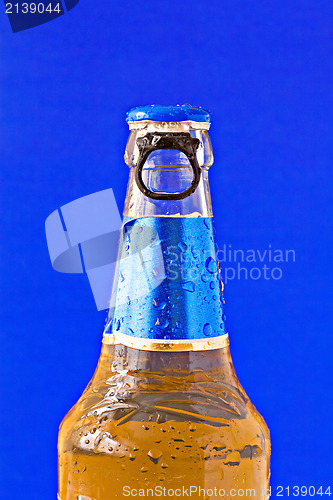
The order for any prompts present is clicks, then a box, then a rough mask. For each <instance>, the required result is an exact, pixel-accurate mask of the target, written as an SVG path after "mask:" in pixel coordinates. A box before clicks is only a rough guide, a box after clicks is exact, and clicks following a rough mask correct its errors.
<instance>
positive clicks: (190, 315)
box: [104, 131, 228, 351]
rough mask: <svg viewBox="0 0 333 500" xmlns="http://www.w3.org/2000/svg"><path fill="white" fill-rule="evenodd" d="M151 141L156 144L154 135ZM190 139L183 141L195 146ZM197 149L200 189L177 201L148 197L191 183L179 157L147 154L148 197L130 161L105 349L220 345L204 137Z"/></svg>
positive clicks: (223, 341)
mask: <svg viewBox="0 0 333 500" xmlns="http://www.w3.org/2000/svg"><path fill="white" fill-rule="evenodd" d="M196 132H197V131H196ZM199 132H200V133H202V131H199ZM156 137H157V141H158V140H159V137H160V135H158V134H156ZM191 137H192V136H191ZM191 137H189V139H187V140H188V141H189V143H190V144H193V143H194V144H196V145H198V141H196V138H194V140H193V139H192V138H191ZM207 137H208V136H207ZM187 138H188V135H187ZM132 139H133V138H132ZM134 139H135V137H134ZM172 140H173V138H172ZM138 143H139V141H137V140H134V141H133V140H130V141H129V144H128V146H127V149H126V157H127V159H128V158H129V157H131V158H132V159H133V156H134V157H135V144H138ZM201 143H202V144H203V147H202V151H201V152H199V153H200V154H198V158H199V159H198V158H196V159H197V164H198V165H199V166H200V165H201V166H200V168H201V171H200V174H201V175H200V178H199V183H198V185H197V188H196V190H195V191H194V192H193V193H192V194H191V195H190V196H187V197H185V198H184V199H180V200H179V199H154V196H155V193H157V194H158V196H159V195H160V194H165V193H182V192H184V191H185V190H186V189H187V187H188V185H189V184H191V175H192V171H193V173H194V168H193V169H192V167H193V165H192V163H191V160H189V158H188V157H187V156H186V155H185V154H183V153H181V151H179V150H177V149H176V150H175V149H173V148H171V149H168V150H166V149H161V150H158V151H154V152H153V154H151V155H149V156H148V157H147V156H146V160H145V163H144V169H143V171H142V173H143V174H144V175H143V177H142V180H143V182H144V185H145V186H147V188H148V189H149V191H150V193H153V195H154V196H153V197H150V196H146V195H145V194H144V192H142V187H141V188H139V187H138V186H139V184H137V182H136V181H137V177H136V172H135V168H136V166H137V161H135V158H134V160H133V161H132V163H131V162H129V161H128V163H130V166H131V172H130V180H129V185H128V193H127V198H126V203H125V210H124V226H123V240H122V243H121V253H120V256H119V261H118V271H117V280H116V282H115V286H114V293H113V295H112V299H111V307H110V314H109V321H108V324H107V328H106V330H105V334H104V338H105V340H106V338H108V339H109V343H110V344H111V343H117V342H118V343H121V344H124V345H127V346H128V347H134V348H138V349H142V350H150V351H154V350H156V351H158V350H167V351H186V350H194V351H199V350H211V349H217V348H220V347H224V346H225V345H227V342H228V339H227V334H226V330H225V323H224V314H223V295H222V291H223V284H222V281H221V279H220V275H219V268H218V265H217V262H216V251H215V238H214V228H213V220H212V208H211V200H210V192H209V184H208V167H209V165H210V162H211V161H212V154H211V148H210V142H209V141H208V139H207V138H206V139H205V141H201V142H200V144H201ZM172 145H173V144H172ZM131 151H132V154H131ZM185 152H186V151H185ZM200 155H201V157H200ZM136 160H137V158H136Z"/></svg>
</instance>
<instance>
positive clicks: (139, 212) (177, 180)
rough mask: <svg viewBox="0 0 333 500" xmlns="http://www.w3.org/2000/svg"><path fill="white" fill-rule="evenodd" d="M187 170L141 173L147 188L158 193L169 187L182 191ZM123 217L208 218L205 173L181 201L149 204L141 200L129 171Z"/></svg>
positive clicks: (156, 169) (132, 172) (209, 206)
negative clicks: (195, 187)
mask: <svg viewBox="0 0 333 500" xmlns="http://www.w3.org/2000/svg"><path fill="white" fill-rule="evenodd" d="M188 170H189V169H188V168H181V167H172V166H171V167H167V166H163V167H160V166H153V167H150V168H147V169H145V170H144V174H145V180H146V182H147V184H149V185H150V186H152V184H153V186H152V187H156V188H157V189H158V190H160V191H162V190H163V189H165V187H166V186H170V184H173V185H174V186H175V189H176V190H177V189H179V190H183V189H184V188H185V187H186V186H187V185H188V183H189V176H190V175H191V172H189V171H188ZM124 216H125V217H129V218H131V219H136V218H139V217H159V216H165V217H212V216H213V211H212V204H211V198H210V189H209V182H208V170H202V171H201V176H200V182H199V185H198V187H197V189H196V190H195V192H194V193H193V194H192V195H191V196H188V197H187V198H185V199H183V200H153V199H152V198H149V197H147V196H145V195H144V194H143V193H142V192H141V191H140V190H139V188H138V186H137V184H136V182H135V169H134V168H131V169H130V177H129V183H128V188H127V196H126V200H125V206H124Z"/></svg>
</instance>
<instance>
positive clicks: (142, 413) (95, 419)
mask: <svg viewBox="0 0 333 500" xmlns="http://www.w3.org/2000/svg"><path fill="white" fill-rule="evenodd" d="M164 354H166V353H164ZM192 354H193V353H192ZM221 355H222V353H220V360H221V362H220V363H216V359H214V357H215V358H216V357H217V354H216V353H215V354H214V356H213V357H212V356H204V358H205V362H206V369H204V366H200V363H199V362H198V360H197V365H196V366H195V367H193V369H191V370H190V369H189V366H186V364H184V365H183V367H181V365H180V364H179V363H177V362H176V363H175V361H176V360H175V357H171V359H169V363H167V362H166V357H165V356H163V359H164V364H162V363H160V365H159V366H158V367H157V366H156V364H155V362H156V359H155V360H154V359H151V363H149V356H147V353H146V354H145V356H146V361H145V368H144V367H143V366H141V365H140V363H139V362H137V364H135V363H133V359H132V360H129V361H127V362H124V361H122V362H121V360H119V359H118V360H117V356H113V357H112V358H111V359H109V358H108V357H107V356H104V357H103V356H102V357H101V360H100V363H99V366H98V368H97V370H96V372H95V374H94V377H93V378H92V380H91V382H90V383H89V385H88V386H87V388H86V390H85V391H84V392H83V394H82V396H81V398H80V399H79V401H78V402H77V403H76V405H74V407H73V408H72V409H71V410H70V412H69V413H68V414H67V415H66V417H65V419H64V420H63V422H62V425H61V429H60V440H62V442H63V444H64V446H69V447H71V446H73V445H75V447H77V448H78V449H82V450H86V451H87V450H95V451H96V446H97V448H98V449H99V443H100V441H99V437H100V436H102V435H104V434H105V433H106V434H105V436H114V435H119V432H120V429H121V432H123V431H124V432H125V434H126V432H130V433H131V432H134V431H135V429H137V432H139V434H140V436H141V434H142V433H141V431H142V430H144V429H145V427H147V428H148V429H149V428H151V427H153V428H155V430H156V431H157V430H158V429H160V430H161V431H163V429H164V430H165V429H169V430H170V426H171V427H175V429H176V428H177V429H178V430H179V432H181V433H182V432H185V429H187V428H189V427H190V426H194V427H197V426H199V428H200V429H202V432H203V436H204V435H205V434H206V435H207V436H209V435H213V434H214V435H215V433H216V430H217V429H220V430H221V429H222V430H223V429H224V428H228V430H230V429H231V430H232V432H231V433H230V432H229V434H230V436H238V437H237V438H235V439H236V441H237V439H238V438H239V437H241V435H243V434H244V437H245V435H246V436H247V437H249V436H251V439H250V441H251V440H252V441H253V442H255V443H257V444H256V446H257V445H258V446H263V443H264V442H265V441H266V440H267V439H268V430H267V426H266V424H265V422H264V420H263V419H262V417H261V415H260V414H259V413H258V412H257V410H256V409H255V407H254V406H253V404H252V403H251V402H250V400H249V398H248V397H247V395H246V393H245V391H244V389H243V388H242V386H241V385H240V383H239V381H238V378H237V376H236V374H235V371H234V369H233V366H232V363H231V358H230V353H229V354H228V353H224V354H223V355H222V356H221ZM167 357H168V356H167ZM197 357H198V356H194V357H193V356H192V359H191V361H192V363H193V360H194V358H197ZM172 358H173V359H172ZM200 358H201V360H200V361H201V363H202V356H199V359H200ZM182 359H183V360H184V356H182V357H180V361H181V360H182ZM117 361H118V365H117ZM126 363H127V366H126ZM124 365H125V366H124ZM149 365H151V366H149ZM175 368H177V369H175ZM126 429H127V430H126ZM203 429H204V431H203ZM177 432H178V431H177ZM188 432H191V431H188ZM189 435H191V434H189ZM105 436H104V438H105ZM143 436H144V434H143ZM104 438H101V439H102V440H103V439H104ZM123 438H124V437H123ZM123 438H122V439H123ZM108 439H109V438H108ZM142 439H144V437H142ZM202 439H203V438H202ZM230 439H231V438H230ZM248 440H249V439H247V441H248ZM252 441H251V442H252ZM244 442H245V441H244ZM65 443H67V444H65ZM96 443H97V444H96ZM258 443H259V444H258ZM260 443H261V445H260ZM235 446H237V444H236V443H235Z"/></svg>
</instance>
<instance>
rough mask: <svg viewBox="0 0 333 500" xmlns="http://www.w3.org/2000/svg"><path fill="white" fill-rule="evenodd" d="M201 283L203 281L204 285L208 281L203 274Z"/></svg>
mask: <svg viewBox="0 0 333 500" xmlns="http://www.w3.org/2000/svg"><path fill="white" fill-rule="evenodd" d="M201 281H203V282H204V283H206V282H207V281H208V278H207V276H206V275H205V274H202V276H201Z"/></svg>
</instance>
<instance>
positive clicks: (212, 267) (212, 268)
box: [206, 257, 217, 274]
mask: <svg viewBox="0 0 333 500" xmlns="http://www.w3.org/2000/svg"><path fill="white" fill-rule="evenodd" d="M206 269H207V271H208V272H209V273H211V274H214V273H216V272H217V264H216V261H215V260H214V259H213V257H208V259H207V260H206Z"/></svg>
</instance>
